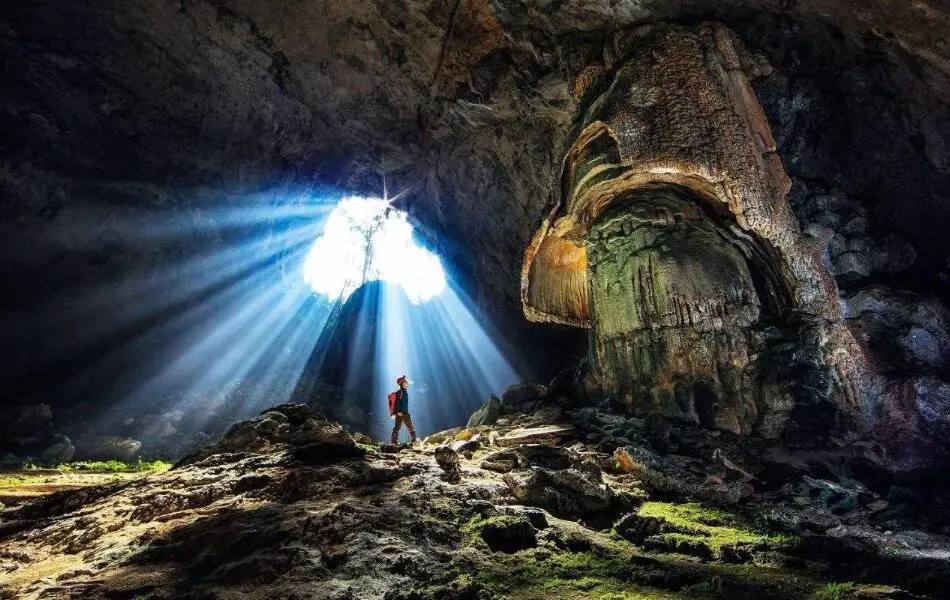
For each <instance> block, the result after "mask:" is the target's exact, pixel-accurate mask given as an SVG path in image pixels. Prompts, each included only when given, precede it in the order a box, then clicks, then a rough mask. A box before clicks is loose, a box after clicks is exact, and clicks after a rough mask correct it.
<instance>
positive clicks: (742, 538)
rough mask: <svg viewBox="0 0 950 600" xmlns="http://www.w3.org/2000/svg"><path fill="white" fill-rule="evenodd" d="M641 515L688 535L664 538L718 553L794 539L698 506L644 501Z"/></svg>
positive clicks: (734, 516) (743, 519)
mask: <svg viewBox="0 0 950 600" xmlns="http://www.w3.org/2000/svg"><path fill="white" fill-rule="evenodd" d="M639 514H640V515H641V516H644V517H658V518H661V519H663V520H665V521H666V522H667V523H669V524H670V525H672V526H673V527H675V528H676V529H680V530H682V531H683V532H685V533H668V534H665V537H667V538H669V539H671V540H676V541H680V540H689V541H701V542H702V543H703V544H705V545H706V546H708V547H709V548H710V550H712V551H713V552H714V553H717V554H718V552H719V550H720V549H721V548H722V547H723V546H726V545H735V544H739V545H742V544H754V543H757V542H768V543H770V544H773V545H779V544H785V543H788V542H790V541H791V540H792V539H793V538H792V537H791V536H789V535H787V534H784V533H778V532H774V531H767V530H764V529H761V528H759V527H757V526H756V525H754V524H753V523H752V522H751V521H750V520H749V519H748V518H746V517H745V516H743V515H740V514H736V513H731V512H728V511H725V510H722V509H719V508H714V507H710V506H705V505H702V504H696V503H688V504H674V503H670V502H644V503H643V506H641V507H640V510H639Z"/></svg>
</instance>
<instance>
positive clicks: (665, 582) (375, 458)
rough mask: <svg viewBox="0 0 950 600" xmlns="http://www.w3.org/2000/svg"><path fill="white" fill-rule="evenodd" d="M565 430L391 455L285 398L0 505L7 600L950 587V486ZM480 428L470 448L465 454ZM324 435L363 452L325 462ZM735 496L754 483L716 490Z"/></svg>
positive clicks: (759, 452)
mask: <svg viewBox="0 0 950 600" xmlns="http://www.w3.org/2000/svg"><path fill="white" fill-rule="evenodd" d="M560 418H561V419H562V421H561V422H560V423H549V424H548V426H554V425H559V424H561V425H563V424H566V423H570V424H573V425H574V426H575V427H576V430H577V431H576V434H575V435H574V436H573V437H572V438H571V439H570V440H568V441H567V442H565V443H564V444H559V443H556V442H545V443H526V444H522V445H518V446H514V447H502V446H499V445H497V444H495V443H493V441H497V440H499V439H503V438H504V437H505V436H506V435H508V434H509V433H510V432H511V431H515V430H519V429H521V428H523V427H524V423H528V422H530V423H532V424H533V426H535V427H537V426H539V425H538V420H539V415H538V413H515V412H511V413H509V415H508V419H509V422H508V424H507V425H498V426H494V427H492V428H488V427H483V428H481V430H480V431H477V432H476V431H473V430H472V429H464V428H463V429H458V430H455V431H452V432H445V434H440V435H439V436H430V437H432V438H435V439H440V438H441V441H440V442H438V443H433V442H431V441H423V442H420V443H418V444H416V445H414V446H412V447H409V446H392V447H390V446H385V447H384V446H376V445H373V444H369V445H367V444H365V443H364V444H362V445H358V444H357V443H356V441H355V440H354V436H353V435H352V434H349V433H348V432H346V431H344V430H342V429H340V428H339V427H338V426H337V425H335V424H334V423H332V422H329V421H325V420H323V419H321V418H320V417H319V415H316V414H314V413H312V412H311V411H310V410H309V409H308V408H307V407H305V406H299V405H284V406H279V407H276V408H275V409H271V410H269V411H266V412H265V413H263V414H261V415H260V416H259V417H256V418H254V419H251V420H249V421H246V422H242V423H239V424H237V425H236V426H235V427H234V428H232V430H231V431H230V432H228V434H227V435H225V436H224V437H223V438H222V440H221V441H220V442H218V443H217V444H214V445H212V446H210V447H208V448H206V449H204V450H203V451H202V452H201V453H199V454H196V455H194V456H192V457H190V458H189V459H187V460H184V461H182V462H181V463H179V464H178V465H176V467H175V468H173V469H172V470H171V471H169V472H167V473H161V474H153V475H149V476H148V477H145V478H143V479H139V480H134V481H131V482H125V483H121V484H115V485H112V486H105V487H97V488H88V489H82V490H77V491H70V492H60V493H56V494H53V495H50V496H47V497H45V498H43V499H41V500H38V501H35V502H32V503H27V504H24V505H22V506H19V507H13V508H8V509H6V510H4V511H2V512H0V541H2V550H0V597H3V598H37V599H38V598H64V599H65V598H76V597H82V598H90V599H92V598H116V597H129V598H132V597H136V596H143V597H148V598H207V597H240V596H242V595H246V594H253V595H256V596H260V595H262V594H263V595H264V596H265V597H271V596H272V597H278V596H280V597H295V598H327V599H330V598H353V599H364V598H365V599H406V600H408V599H409V598H416V599H419V598H422V599H431V600H435V599H437V598H489V599H498V600H501V599H502V598H510V597H531V598H535V597H537V598H540V597H549V596H544V594H554V595H556V596H557V597H576V598H597V597H601V596H602V595H603V594H608V593H613V594H628V595H633V596H636V594H644V593H649V594H652V595H654V596H655V597H659V598H671V599H672V598H684V597H686V598H697V599H705V598H708V599H710V600H712V599H714V598H722V597H743V598H744V597H752V596H759V597H769V598H782V599H786V598H787V599H788V600H791V599H793V598H816V599H817V598H823V597H824V596H821V594H822V593H823V592H822V590H823V589H825V588H826V587H827V584H828V583H832V582H837V581H853V582H855V583H854V584H853V590H852V591H853V592H854V593H855V594H865V595H864V596H854V597H875V596H868V595H867V594H878V593H883V592H881V591H880V590H883V589H890V590H893V593H895V594H905V595H907V596H906V597H911V596H914V597H919V598H939V597H941V593H942V589H944V587H945V586H946V585H948V584H950V538H948V537H946V536H945V535H943V533H950V531H945V532H943V533H941V532H942V530H941V527H943V526H944V525H941V520H942V519H943V518H944V517H945V516H946V515H948V514H950V503H948V502H947V500H946V499H945V498H944V497H943V496H939V495H934V493H933V492H932V491H924V490H918V489H914V488H909V487H900V486H892V488H891V489H890V490H889V491H888V493H887V494H885V495H882V494H880V493H878V492H875V491H873V490H871V489H869V488H867V487H866V486H864V485H863V484H861V483H860V482H858V481H856V480H853V479H849V478H848V477H846V476H844V475H843V471H840V469H842V468H843V466H842V464H843V463H841V461H840V456H835V455H834V454H813V455H800V454H780V453H776V452H772V453H768V452H764V451H763V449H762V448H761V447H757V446H756V445H755V443H754V441H753V440H749V439H739V438H736V439H732V438H724V437H723V436H722V435H721V432H711V431H702V430H692V429H683V428H681V427H671V430H670V431H669V432H668V433H669V437H670V439H671V440H676V443H677V444H678V445H679V446H680V447H681V448H682V450H681V451H682V452H686V453H687V454H678V453H675V452H666V453H662V454H660V453H658V452H657V451H656V450H654V449H653V448H652V447H651V446H650V444H649V443H648V442H646V441H645V440H644V439H643V436H644V435H645V433H646V431H645V428H644V423H643V420H641V419H626V418H622V417H620V418H618V417H617V416H616V415H610V414H609V413H601V412H600V411H598V410H597V409H594V408H589V409H584V410H580V411H570V412H568V413H566V414H564V415H562V416H561V417H560ZM621 432H622V433H623V436H624V438H623V441H624V442H625V445H623V446H619V447H617V446H616V444H617V441H612V440H615V439H616V438H614V436H616V435H618V434H619V433H621ZM476 435H479V436H481V438H480V439H484V440H486V441H485V443H484V444H480V445H479V446H478V447H477V448H474V449H473V450H471V451H470V452H471V456H470V457H469V456H466V453H465V452H463V453H459V452H456V451H455V450H453V449H452V448H451V444H453V443H456V442H459V441H462V442H468V441H470V440H471V439H472V438H474V437H475V436H476ZM459 437H461V438H468V439H461V440H459V439H456V438H459ZM595 438H598V439H596V440H595ZM618 441H619V440H618ZM314 444H320V448H321V450H326V449H328V448H331V447H335V448H340V449H346V451H345V452H343V451H338V452H331V453H323V452H319V453H317V454H319V456H320V458H319V459H317V454H314V453H313V452H312V448H313V446H314ZM611 446H614V448H613V449H612V451H611V448H610V447H611ZM308 449H309V450H308ZM354 449H356V450H354ZM709 450H711V451H709ZM707 451H708V453H707ZM689 454H692V455H689ZM836 461H837V462H836ZM502 463H507V464H508V466H510V467H511V468H510V469H509V470H508V472H507V473H499V472H498V471H496V470H494V469H493V468H490V467H489V466H488V465H498V464H502ZM631 464H636V465H639V467H638V469H639V470H631V468H630V465H631ZM782 465H785V467H784V468H783V467H782ZM836 471H838V472H840V473H842V474H839V475H836V474H835V472H836ZM701 472H705V473H706V474H707V478H708V480H707V481H703V480H701V479H699V478H698V475H699V474H700V473H701ZM668 481H681V482H682V483H680V484H679V487H675V486H671V485H669V484H664V483H662V482H668ZM658 482H661V483H658ZM729 485H740V486H749V487H750V489H751V491H750V492H749V493H748V494H743V495H740V496H741V497H740V498H738V499H733V498H723V497H722V496H721V495H716V494H710V493H709V489H710V486H711V488H715V489H718V487H717V486H729ZM927 515H929V517H928V516H927ZM928 519H929V520H928ZM942 522H943V523H944V524H945V523H946V521H945V520H944V521H942ZM740 567H741V568H740ZM737 569H738V570H737ZM581 580H583V581H584V582H585V583H583V585H581V584H580V583H577V582H579V581H581ZM723 590H726V591H723ZM723 594H725V596H724V595H723ZM750 595H751V596H750ZM888 597H895V596H888Z"/></svg>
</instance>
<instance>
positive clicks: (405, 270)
mask: <svg viewBox="0 0 950 600" xmlns="http://www.w3.org/2000/svg"><path fill="white" fill-rule="evenodd" d="M303 278H304V281H306V282H307V284H308V285H310V287H311V289H313V291H314V292H316V293H317V294H320V295H322V296H325V297H326V298H327V299H329V300H331V301H333V300H343V301H345V300H346V299H347V298H349V296H350V295H351V294H352V293H353V292H355V291H356V290H357V289H359V287H360V286H361V285H363V284H364V283H368V282H370V281H377V280H380V281H388V282H390V283H395V284H399V285H400V286H402V288H403V290H405V292H406V295H407V296H408V297H409V299H410V300H411V301H412V302H413V303H415V304H420V303H423V302H427V301H428V300H431V299H432V298H435V297H436V296H438V295H439V294H441V293H442V292H443V291H444V290H445V285H446V284H445V272H444V271H443V269H442V262H441V261H440V260H439V257H438V256H436V255H435V254H433V253H432V252H431V251H429V250H428V249H426V248H423V247H421V246H420V245H419V244H418V243H417V242H416V241H415V240H414V239H413V229H412V225H411V224H410V223H409V220H408V215H407V214H406V213H405V212H403V211H400V210H396V209H395V208H393V207H392V206H390V204H389V202H387V201H386V200H383V199H380V198H362V197H356V196H351V197H347V198H343V199H342V200H341V201H340V202H339V204H337V206H336V208H334V209H333V211H332V212H331V213H330V215H329V217H328V218H327V221H326V223H325V224H324V228H323V234H322V235H321V236H320V237H319V238H317V240H316V241H315V242H314V244H313V247H312V248H311V249H310V252H309V253H308V254H307V258H306V260H305V261H304V267H303Z"/></svg>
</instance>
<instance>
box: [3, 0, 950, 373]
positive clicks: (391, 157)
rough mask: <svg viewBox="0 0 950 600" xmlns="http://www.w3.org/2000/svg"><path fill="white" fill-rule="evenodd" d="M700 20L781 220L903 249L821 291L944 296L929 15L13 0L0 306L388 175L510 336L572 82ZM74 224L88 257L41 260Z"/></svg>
mask: <svg viewBox="0 0 950 600" xmlns="http://www.w3.org/2000/svg"><path fill="white" fill-rule="evenodd" d="M703 21H718V22H721V23H723V24H725V25H726V26H727V27H729V28H730V29H731V30H732V31H734V32H735V34H736V36H737V38H738V39H739V40H741V41H742V43H744V44H745V46H746V47H747V48H748V50H749V52H750V54H751V55H752V56H753V57H754V61H755V63H756V65H757V67H756V68H755V69H754V70H755V71H756V72H755V73H752V74H751V76H750V81H751V86H752V88H753V89H754V92H755V94H756V95H757V97H758V101H759V103H760V104H761V106H762V108H763V109H764V112H765V116H766V118H767V120H768V123H769V125H770V126H771V132H772V134H773V135H774V140H775V146H776V151H777V154H778V155H779V157H780V158H781V161H782V164H783V165H784V168H785V171H786V172H787V173H788V176H789V177H790V180H789V183H790V185H791V192H790V194H789V203H790V206H791V208H792V210H793V212H796V216H798V217H799V219H802V217H803V215H805V216H806V217H807V213H808V210H810V208H809V207H811V206H812V205H813V204H814V203H815V202H818V200H815V199H816V198H826V197H833V198H838V199H839V200H840V199H841V198H845V199H846V201H847V202H850V203H851V204H855V205H857V206H858V208H856V209H855V210H859V211H860V212H861V218H862V219H864V222H865V224H866V226H865V229H866V231H867V232H868V235H869V236H870V235H871V233H873V234H874V235H876V236H878V237H880V238H881V239H884V240H890V241H888V243H891V241H893V240H897V241H893V243H894V244H897V245H898V246H899V247H900V249H902V250H901V251H902V252H904V254H907V255H912V257H911V258H910V259H909V263H912V264H911V265H910V266H908V265H903V266H902V267H900V268H898V267H894V268H890V267H889V266H888V265H887V264H883V263H886V262H887V260H886V259H881V260H879V261H877V262H874V261H872V262H873V263H874V264H872V265H870V266H867V265H863V264H862V265H858V266H849V265H850V263H849V264H842V265H841V266H840V268H839V266H836V265H830V266H829V268H831V269H832V270H833V271H834V273H835V274H836V275H840V277H839V279H840V281H839V283H840V284H841V285H843V286H848V285H851V282H854V281H858V282H861V281H872V280H873V281H877V280H883V279H887V278H895V277H896V278H900V280H901V282H902V284H903V285H902V287H904V288H908V289H912V290H914V291H922V292H930V293H935V294H937V295H940V296H943V297H946V296H947V288H946V286H947V284H946V277H947V272H946V270H947V268H948V267H947V265H946V260H947V254H948V253H947V246H946V243H945V242H944V241H943V239H944V232H945V230H946V228H947V227H948V226H950V198H947V193H948V192H947V191H946V190H948V189H950V110H948V106H947V103H948V100H947V99H948V98H950V48H948V47H947V46H948V44H950V39H948V38H947V37H946V35H945V32H946V31H947V30H948V29H950V3H948V2H945V1H932V2H913V3H893V2H884V1H883V0H857V1H849V2H835V1H831V0H815V1H807V0H780V1H767V2H752V1H741V0H726V1H720V2H715V3H711V2H685V1H684V2H676V1H658V0H657V1H644V2H632V1H631V2H613V1H611V2H608V1H603V0H602V1H597V0H554V1H550V2H547V1H542V0H538V1H529V2H509V1H494V2H487V1H484V0H463V1H461V2H458V3H454V2H451V1H447V0H434V1H414V0H398V1H384V0H375V1H372V0H366V1H353V2H330V1H323V2H268V1H264V0H204V1H202V0H181V1H176V2H172V1H167V2H166V1H161V2H154V1H150V0H123V1H121V2H120V1H109V0H100V1H97V2H65V3H64V2H52V1H34V0H31V1H25V2H18V3H7V4H6V5H5V6H4V7H3V8H2V9H0V47H2V49H3V57H4V58H3V69H4V85H3V88H2V90H0V98H2V109H0V128H2V130H3V132H4V134H3V136H2V140H0V158H2V161H3V170H2V180H0V186H2V187H0V189H2V194H3V202H2V209H0V211H2V219H3V221H2V223H0V229H2V231H0V234H2V242H0V244H2V248H0V250H2V252H3V256H4V262H3V266H2V269H0V281H2V283H3V286H4V289H5V290H8V292H7V293H6V297H5V302H6V303H7V305H8V307H9V308H10V309H11V310H12V311H14V314H20V315H26V314H30V313H35V312H36V311H37V307H42V306H44V305H45V304H44V302H46V301H48V299H49V298H51V297H54V296H56V295H59V294H61V293H63V290H68V289H70V287H71V286H74V285H75V283H76V280H77V279H81V280H82V282H83V284H89V283H92V282H100V281H101V282H107V281H111V280H113V279H114V278H116V277H117V276H119V277H121V276H125V275H128V274H129V273H134V272H135V271H136V270H138V269H144V268H151V267H153V266H154V261H155V260H157V261H159V262H160V261H162V260H173V258H171V257H164V254H163V253H162V252H158V255H159V257H158V258H155V255H156V252H154V251H153V249H152V248H149V247H147V245H143V244H138V243H136V240H134V239H130V238H128V237H127V235H126V234H125V233H123V232H122V231H118V230H114V229H110V227H109V223H110V222H113V221H115V219H116V218H125V219H128V218H130V217H131V218H134V219H140V220H142V221H143V222H146V221H148V222H151V221H150V220H154V219H165V220H170V221H176V220H188V219H193V218H200V217H196V216H195V214H196V213H195V210H197V209H198V208H201V207H207V206H218V205H224V206H229V207H234V206H242V205H243V204H247V205H248V206H249V207H250V206H252V205H253V203H255V202H271V203H273V202H280V200H279V199H278V200H275V199H274V198H280V197H281V192H282V191H285V190H286V191H288V193H287V197H288V198H291V197H294V195H293V194H290V193H289V190H298V189H300V188H304V189H310V188H322V187H331V188H334V189H342V190H346V191H348V192H354V193H360V192H362V193H367V194H378V193H379V192H380V191H381V189H382V186H383V182H382V179H383V177H384V176H385V178H386V180H387V185H388V187H389V189H395V190H400V191H403V190H407V193H406V194H405V195H404V196H403V197H402V199H401V200H400V205H401V207H402V208H405V209H407V210H408V211H409V213H410V215H411V218H412V219H413V220H414V221H415V222H416V223H417V224H418V225H419V227H420V228H421V230H422V231H423V232H424V234H425V235H427V236H428V238H429V239H430V241H431V242H432V243H433V244H434V245H435V246H436V247H437V248H438V250H439V251H440V252H441V253H442V255H443V256H444V257H445V258H446V259H447V260H448V262H449V263H450V264H451V266H452V267H453V268H454V269H455V271H456V272H457V273H458V274H459V276H460V277H461V278H462V279H463V280H464V286H465V287H466V289H467V290H468V291H469V293H470V294H471V295H472V297H473V298H474V300H475V301H476V303H477V304H479V305H480V306H482V307H483V308H486V309H487V310H489V311H490V312H491V314H492V315H494V317H495V319H496V321H497V322H498V323H500V324H502V325H506V324H516V325H517V326H518V327H517V328H515V329H512V330H511V331H512V332H513V333H512V335H513V336H515V337H516V336H517V335H518V334H517V333H514V332H515V331H521V330H522V329H523V328H524V327H527V325H526V324H524V321H523V317H522V314H521V303H520V279H521V262H522V256H523V253H524V249H525V247H526V246H527V245H528V243H529V241H530V239H531V236H532V235H533V234H534V233H535V231H536V230H537V228H538V226H539V224H540V222H541V220H542V218H543V216H544V213H545V210H546V209H547V207H549V206H550V205H551V204H552V203H553V202H556V201H557V200H558V198H559V194H560V193H561V188H560V185H561V183H560V176H561V169H562V163H563V159H564V156H565V153H566V152H567V151H568V149H569V146H570V144H571V142H572V139H571V135H572V127H573V126H574V125H575V124H576V121H577V118H578V112H579V110H580V109H581V108H582V107H583V106H584V103H585V102H586V101H588V100H589V98H588V97H586V96H585V94H586V93H587V91H586V90H588V85H587V84H588V83H590V81H589V78H590V77H591V73H592V72H596V71H597V70H598V69H600V70H607V71H609V70H610V69H611V68H613V66H614V64H613V63H615V62H616V61H617V59H618V58H619V57H618V56H616V53H617V48H618V47H619V46H618V43H617V40H618V39H620V37H622V36H623V34H624V32H625V31H628V30H630V29H633V28H636V27H638V26H641V25H644V24H649V23H656V22H671V23H678V24H684V25H694V24H698V23H700V22H703ZM592 68H593V69H594V71H592V70H591V69H592ZM594 87H595V88H596V82H595V83H594ZM261 198H265V200H261ZM823 201H824V200H823ZM842 202H845V200H842ZM807 221H808V220H807V219H805V221H803V223H802V226H803V228H805V227H806V226H807V225H808V222H807ZM819 221H820V219H819ZM819 225H820V223H819ZM819 229H820V228H819ZM826 230H827V228H826V229H823V230H821V231H826ZM77 231H81V232H83V233H82V235H84V236H88V237H89V238H90V239H94V240H99V241H102V240H105V241H104V242H102V243H103V245H104V248H105V249H104V250H101V253H103V255H102V256H99V254H96V255H95V256H92V257H90V256H88V255H86V254H82V253H71V254H70V253H64V252H63V251H62V248H63V247H64V246H65V247H67V248H68V247H70V246H71V245H74V246H78V245H80V241H76V240H73V239H72V238H74V237H75V236H77V233H76V232H77ZM816 231H817V230H816ZM862 231H864V230H862ZM816 235H820V232H819V233H816ZM829 235H830V234H829ZM888 236H890V237H888ZM875 239H876V238H875ZM64 240H65V241H64ZM826 241H827V240H826ZM196 243H199V244H211V245H214V244H220V243H221V240H215V239H203V240H199V241H198V242H196ZM881 243H884V242H881ZM908 246H910V249H909V250H908V249H907V248H908ZM24 248H29V249H30V251H29V252H24V251H23V249H24ZM163 251H164V250H163ZM181 252H185V253H187V252H188V250H181V251H180V252H179V254H180V253H181ZM895 252H896V251H895ZM893 254H894V252H891V253H890V255H893ZM898 254H899V253H898ZM890 255H889V256H890ZM97 257H98V258H97ZM77 261H78V262H77ZM150 261H151V262H150ZM905 262H908V261H905ZM879 263H882V264H879ZM38 269H43V274H44V275H43V277H41V278H38V277H27V276H25V275H24V274H25V273H27V274H29V273H33V274H35V273H37V272H38V271H37V270H38ZM77 273H81V274H80V275H77ZM30 352H31V351H25V352H22V353H18V354H19V355H20V356H18V358H17V360H19V361H28V360H29V355H30Z"/></svg>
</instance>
